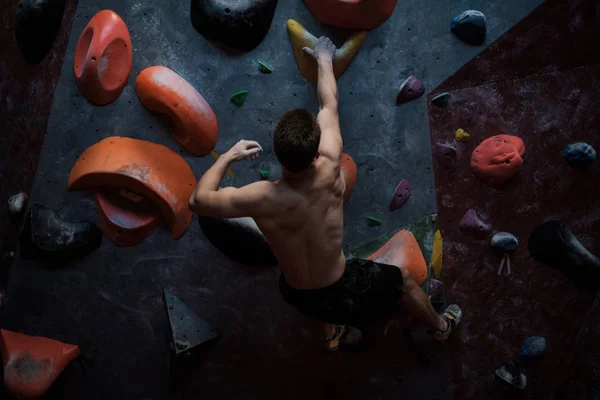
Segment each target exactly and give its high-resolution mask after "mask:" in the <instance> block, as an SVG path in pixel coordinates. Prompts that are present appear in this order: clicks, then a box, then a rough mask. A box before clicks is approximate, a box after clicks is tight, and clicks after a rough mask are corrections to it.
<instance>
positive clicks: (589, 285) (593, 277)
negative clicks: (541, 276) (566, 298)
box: [528, 221, 600, 293]
mask: <svg viewBox="0 0 600 400" xmlns="http://www.w3.org/2000/svg"><path fill="white" fill-rule="evenodd" d="M528 247H529V253H530V254H531V256H532V257H533V258H535V259H536V260H538V261H540V262H542V263H544V264H546V265H548V266H550V267H552V268H555V269H557V270H559V271H560V272H562V273H563V274H564V275H565V276H567V277H568V278H570V279H572V280H573V281H574V282H575V284H576V286H577V287H578V288H579V290H581V291H583V292H589V293H595V292H596V291H597V290H598V289H600V258H598V257H596V256H595V255H593V254H592V253H590V252H589V250H587V249H586V248H585V247H583V245H582V244H581V242H579V240H578V239H577V238H576V237H575V235H573V234H572V233H571V231H570V230H569V229H568V228H567V227H566V226H565V225H564V224H562V223H561V222H560V221H547V222H544V223H543V224H541V225H539V226H538V227H537V228H535V229H534V230H533V232H531V235H530V236H529V242H528Z"/></svg>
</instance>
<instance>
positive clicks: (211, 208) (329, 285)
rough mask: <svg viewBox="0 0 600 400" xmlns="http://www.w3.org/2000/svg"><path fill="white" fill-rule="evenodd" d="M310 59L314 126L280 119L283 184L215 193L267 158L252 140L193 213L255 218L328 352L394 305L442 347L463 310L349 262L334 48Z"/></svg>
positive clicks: (214, 179) (301, 116) (206, 189)
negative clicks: (240, 165) (231, 175)
mask: <svg viewBox="0 0 600 400" xmlns="http://www.w3.org/2000/svg"><path fill="white" fill-rule="evenodd" d="M304 51H305V52H306V53H308V54H309V55H311V56H312V57H313V58H314V59H315V60H316V62H317V64H318V87H317V91H318V97H319V114H318V116H317V118H316V119H315V118H314V117H313V115H312V114H311V113H310V111H308V110H306V109H295V110H290V111H288V112H286V113H285V114H284V115H283V117H282V118H281V119H280V120H279V122H278V124H277V126H276V128H275V135H274V150H275V154H276V155H277V158H278V160H279V162H280V163H281V169H282V172H283V177H282V178H281V179H280V180H278V181H276V182H267V181H261V182H255V183H252V184H250V185H247V186H244V187H242V188H239V189H236V188H233V187H227V188H224V189H221V190H219V185H220V183H221V180H222V179H223V176H224V175H225V173H226V172H227V169H228V168H229V166H230V165H231V164H232V163H233V162H235V161H240V160H244V159H247V158H251V159H254V158H256V157H258V154H259V153H260V152H261V151H262V150H263V149H262V147H261V146H260V145H259V144H258V143H257V142H255V141H250V140H241V141H240V142H238V143H237V144H236V145H234V146H233V147H232V148H231V149H230V150H229V151H228V152H227V153H225V154H223V155H222V156H221V157H219V159H218V160H217V161H216V162H215V164H214V165H213V166H212V167H211V168H210V169H209V170H208V171H206V173H205V174H204V175H203V176H202V178H201V179H200V181H199V182H198V185H197V186H196V189H195V190H194V192H193V193H192V196H191V197H190V209H191V210H192V211H193V212H195V213H197V214H199V215H202V216H210V217H221V218H233V217H243V216H249V217H252V218H254V220H255V221H256V223H257V224H258V226H259V227H260V229H261V231H262V232H263V233H264V235H265V236H266V238H267V240H268V242H269V245H270V246H271V249H272V250H273V253H274V254H275V256H276V257H277V260H278V261H279V265H280V267H281V272H282V276H281V279H280V282H279V289H280V291H281V293H282V294H283V297H284V299H285V301H286V302H288V303H289V304H291V305H292V306H294V307H295V308H296V309H298V310H299V311H300V312H301V313H302V314H304V315H306V316H309V317H312V318H314V319H317V320H319V321H322V322H324V323H325V324H326V325H325V328H326V335H327V336H329V337H328V339H329V340H328V347H329V349H330V350H335V349H337V347H338V345H339V343H340V340H342V337H343V336H344V334H345V333H346V331H347V327H357V328H359V329H361V330H365V329H368V328H369V327H370V326H372V325H373V324H374V322H376V321H377V320H378V319H381V318H384V317H386V316H389V315H390V314H393V313H394V312H396V311H397V310H398V306H401V308H402V309H403V310H404V311H405V312H407V313H408V314H409V315H411V316H413V317H415V318H416V319H418V320H420V321H422V322H423V323H424V324H425V325H426V326H427V327H428V328H429V329H430V330H431V331H432V332H433V334H434V337H435V338H436V339H438V340H445V339H446V338H447V337H448V336H449V335H450V332H451V331H452V330H453V329H454V328H455V327H456V325H457V324H458V323H459V321H460V318H461V311H460V308H459V307H458V306H457V305H451V306H449V307H448V308H447V309H446V311H445V312H444V313H443V314H442V315H439V314H437V313H436V312H435V310H434V309H433V307H432V306H431V303H430V302H429V299H428V298H427V295H426V294H425V293H424V292H423V291H422V290H421V289H420V287H419V286H418V285H417V283H416V282H415V280H414V279H413V278H412V277H411V275H410V273H409V272H408V271H407V270H405V269H400V268H398V267H395V266H390V265H384V264H379V263H375V262H373V261H366V260H356V259H352V260H346V258H345V256H344V253H343V252H342V236H343V231H344V229H343V225H344V208H343V203H344V199H343V194H344V189H345V186H346V183H345V181H344V177H343V176H342V175H341V173H340V169H341V158H342V135H341V132H340V125H339V117H338V91H337V84H336V81H335V76H334V74H333V58H334V53H335V46H334V44H333V43H332V42H331V40H330V39H328V38H325V37H321V38H319V40H318V42H317V44H316V45H315V47H314V49H310V48H304Z"/></svg>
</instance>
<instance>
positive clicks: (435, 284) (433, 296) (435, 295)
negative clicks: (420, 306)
mask: <svg viewBox="0 0 600 400" xmlns="http://www.w3.org/2000/svg"><path fill="white" fill-rule="evenodd" d="M443 290H444V283H443V282H442V281H438V280H437V279H433V278H432V279H430V280H429V299H430V300H431V302H432V303H435V302H439V301H440V297H441V295H442V292H443Z"/></svg>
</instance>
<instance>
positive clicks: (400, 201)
mask: <svg viewBox="0 0 600 400" xmlns="http://www.w3.org/2000/svg"><path fill="white" fill-rule="evenodd" d="M410 193H411V188H410V183H408V181H407V180H406V179H402V180H401V181H400V183H399V184H398V186H396V190H395V191H394V195H393V196H392V201H391V202H390V211H394V210H397V209H399V208H400V207H402V206H403V205H405V204H406V202H407V201H408V199H410Z"/></svg>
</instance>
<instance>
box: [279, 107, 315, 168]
mask: <svg viewBox="0 0 600 400" xmlns="http://www.w3.org/2000/svg"><path fill="white" fill-rule="evenodd" d="M320 141H321V129H320V128H319V124H318V123H317V120H316V119H315V117H313V115H312V114H311V112H310V111H308V110H307V109H306V108H296V109H294V110H289V111H288V112H286V113H285V114H284V115H283V117H281V119H280V120H279V122H278V123H277V126H276V127H275V135H274V138H273V142H274V148H275V154H276V155H277V159H278V160H279V162H280V163H281V165H282V166H283V167H284V168H285V169H286V170H288V171H289V172H292V173H294V174H297V173H300V172H302V171H304V170H305V169H307V168H308V167H310V165H311V164H312V162H313V160H314V159H315V158H316V157H317V156H318V155H319V142H320Z"/></svg>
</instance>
